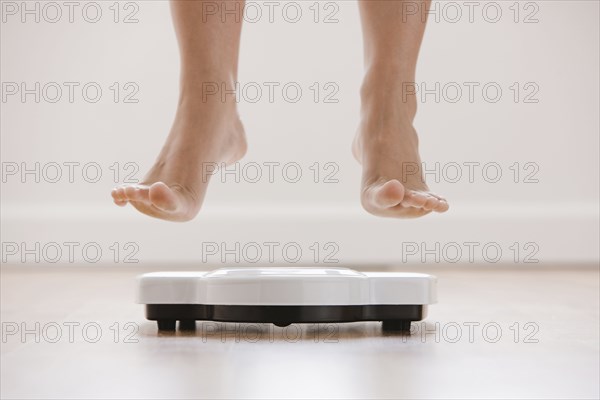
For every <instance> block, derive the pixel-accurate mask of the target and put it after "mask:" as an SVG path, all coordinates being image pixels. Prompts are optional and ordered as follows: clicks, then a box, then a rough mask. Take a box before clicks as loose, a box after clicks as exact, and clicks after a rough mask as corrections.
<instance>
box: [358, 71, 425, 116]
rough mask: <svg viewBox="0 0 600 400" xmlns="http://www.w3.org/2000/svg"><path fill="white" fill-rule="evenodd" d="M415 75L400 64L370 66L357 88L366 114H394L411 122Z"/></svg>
mask: <svg viewBox="0 0 600 400" xmlns="http://www.w3.org/2000/svg"><path fill="white" fill-rule="evenodd" d="M414 89H415V76H414V73H412V72H411V71H407V70H406V68H405V67H403V66H401V65H372V66H370V67H369V68H368V69H367V72H366V74H365V77H364V79H363V83H362V86H361V89H360V96H361V104H362V111H363V113H366V114H372V113H374V112H376V113H390V112H391V113H394V114H398V113H399V115H400V117H401V118H403V119H406V120H409V121H410V122H411V123H412V121H413V120H414V118H415V115H416V113H417V100H416V96H415V90H414Z"/></svg>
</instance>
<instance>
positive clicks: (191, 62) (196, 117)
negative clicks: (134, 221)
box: [112, 0, 448, 221]
mask: <svg viewBox="0 0 600 400" xmlns="http://www.w3.org/2000/svg"><path fill="white" fill-rule="evenodd" d="M212 3H213V4H214V2H212ZM234 3H235V4H236V5H235V7H239V8H238V9H239V10H242V7H243V6H244V1H236V2H233V1H229V2H228V6H227V7H228V10H229V9H232V8H233V7H234ZM402 3H403V1H391V0H384V1H374V0H369V1H360V2H359V7H360V13H361V20H362V27H363V36H364V54H365V70H366V73H365V78H364V81H363V85H362V89H361V99H362V110H361V122H360V124H359V127H358V129H357V132H356V135H355V138H354V142H353V146H352V151H353V154H354V156H355V157H356V159H357V160H358V161H359V162H360V163H361V164H362V166H363V176H362V188H361V203H362V205H363V207H364V208H365V210H367V211H368V212H370V213H372V214H374V215H378V216H384V217H399V218H412V217H419V216H423V215H425V214H428V213H430V212H432V211H436V212H444V211H446V210H447V209H448V203H447V202H446V201H445V200H444V199H443V198H442V197H440V196H438V195H436V194H433V193H432V192H430V191H429V188H428V187H427V184H426V183H425V181H424V179H423V177H422V173H421V168H420V167H421V159H420V157H419V152H418V137H417V133H416V131H415V129H414V128H413V120H414V117H415V114H416V100H415V99H414V96H409V97H408V98H407V99H404V100H403V96H402V89H403V82H414V81H415V69H416V63H417V57H418V53H419V48H420V46H421V41H422V38H423V32H424V30H425V24H426V21H424V20H422V17H421V15H420V13H416V14H415V15H408V14H407V13H405V15H403V14H402V9H403V4H402ZM413 4H414V3H413ZM423 4H425V5H426V6H427V7H428V6H429V3H428V2H425V3H423ZM171 13H172V16H173V22H174V26H175V31H176V34H177V40H178V43H179V49H180V57H181V72H180V75H181V78H180V97H179V104H178V109H177V113H176V115H175V120H174V122H173V126H172V128H171V131H170V133H169V136H168V137H167V140H166V142H165V144H164V146H163V148H162V150H161V152H160V154H159V155H158V157H157V160H156V162H155V163H154V165H153V166H152V168H151V169H150V171H148V173H147V174H146V176H145V177H144V179H143V180H142V182H141V183H140V184H136V185H124V186H121V187H118V188H115V189H113V191H112V197H113V201H114V202H115V204H117V205H119V206H125V205H127V204H131V205H132V206H134V207H135V208H136V209H137V210H138V211H140V212H142V213H144V214H147V215H150V216H152V217H156V218H161V219H164V220H169V221H189V220H191V219H193V218H194V217H195V216H196V215H197V213H198V212H199V211H200V207H201V205H202V202H203V200H204V196H205V194H206V190H207V187H208V184H209V181H210V174H207V167H208V166H211V165H215V164H217V165H221V163H226V164H231V163H234V162H236V161H238V160H240V159H241V158H242V157H243V156H244V154H245V153H246V147H247V145H246V135H245V132H244V128H243V125H242V123H241V121H240V118H239V115H238V112H237V105H236V102H235V98H234V96H226V97H225V98H224V99H223V98H221V96H204V97H203V85H206V83H207V82H209V83H212V82H214V83H218V84H219V85H220V84H222V83H224V84H225V85H226V88H227V89H231V88H233V87H234V83H235V82H236V81H237V70H238V53H239V44H240V33H241V22H242V19H241V18H239V19H238V21H236V19H235V18H225V19H224V20H223V19H221V18H220V17H218V16H214V15H212V16H207V14H203V4H202V1H185V0H184V1H171Z"/></svg>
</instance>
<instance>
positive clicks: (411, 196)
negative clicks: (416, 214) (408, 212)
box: [402, 190, 428, 208]
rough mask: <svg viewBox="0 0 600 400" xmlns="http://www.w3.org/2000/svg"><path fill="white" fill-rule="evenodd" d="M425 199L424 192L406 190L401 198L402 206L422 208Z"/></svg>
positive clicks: (426, 198) (425, 201)
mask: <svg viewBox="0 0 600 400" xmlns="http://www.w3.org/2000/svg"><path fill="white" fill-rule="evenodd" d="M427 200H428V196H426V195H425V194H424V193H421V192H418V191H415V190H408V191H407V192H406V195H405V196H404V199H403V200H402V206H403V207H416V208H423V206H424V205H425V203H427Z"/></svg>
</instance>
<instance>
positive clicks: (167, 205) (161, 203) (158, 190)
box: [149, 182, 178, 212]
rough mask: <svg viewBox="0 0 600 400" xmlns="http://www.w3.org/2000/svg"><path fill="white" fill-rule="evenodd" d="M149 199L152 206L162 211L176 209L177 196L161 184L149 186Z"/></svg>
mask: <svg viewBox="0 0 600 400" xmlns="http://www.w3.org/2000/svg"><path fill="white" fill-rule="evenodd" d="M149 198H150V202H151V203H152V205H154V206H155V207H157V208H159V209H161V210H163V211H169V212H172V211H175V210H176V209H177V204H178V198H177V194H176V193H175V192H174V191H173V190H172V189H171V188H169V187H168V186H167V185H165V184H164V183H163V182H156V183H154V184H152V186H150V190H149Z"/></svg>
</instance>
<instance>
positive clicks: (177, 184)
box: [112, 0, 246, 221]
mask: <svg viewBox="0 0 600 400" xmlns="http://www.w3.org/2000/svg"><path fill="white" fill-rule="evenodd" d="M210 3H211V6H214V4H215V3H214V2H210ZM243 3H244V2H243V1H232V2H227V4H225V3H221V5H220V6H221V7H225V6H227V7H228V10H231V9H233V8H234V7H235V8H236V9H237V11H238V12H239V14H238V15H240V14H241V12H242V8H243V6H244V4H243ZM205 5H207V3H204V2H203V1H185V0H183V1H172V2H171V12H172V15H173V22H174V25H175V31H176V34H177V40H178V43H179V50H180V55H181V72H180V73H181V78H180V97H179V104H178V108H177V113H176V116H175V120H174V122H173V126H172V128H171V131H170V133H169V136H168V137H167V140H166V143H165V144H164V146H163V148H162V150H161V152H160V154H159V155H158V158H157V160H156V162H155V164H154V165H153V167H152V168H151V169H150V171H149V172H148V173H147V174H146V176H145V177H144V179H143V181H142V182H141V184H139V185H126V186H122V187H119V188H116V189H114V190H113V192H112V196H113V199H114V201H115V203H116V204H117V205H126V204H127V203H130V204H132V205H133V206H134V207H135V208H137V209H138V210H139V211H141V212H142V213H144V214H148V215H150V216H153V217H157V218H162V219H167V220H173V221H187V220H190V219H192V218H193V217H194V216H195V215H196V214H197V213H198V211H199V210H200V206H201V205H202V201H203V199H204V195H205V193H206V189H207V185H208V178H209V176H208V175H207V174H206V171H207V169H208V168H207V167H208V166H214V165H215V164H217V165H220V164H221V163H232V162H235V161H237V160H239V159H240V158H241V157H242V156H243V155H244V153H245V150H246V142H245V135H244V129H243V127H242V124H241V122H240V119H239V117H238V114H237V109H236V101H235V100H236V99H235V97H234V96H232V95H227V96H226V97H224V98H223V97H222V96H221V90H222V89H223V88H226V89H227V90H230V89H232V88H233V87H234V84H235V81H236V80H237V64H238V52H239V42H240V33H241V18H236V16H235V15H232V14H227V15H225V14H220V13H216V14H215V13H211V14H210V15H207V14H206V8H205ZM221 15H223V16H224V17H226V18H224V19H221ZM209 86H210V87H212V88H218V90H219V93H218V94H216V95H207V93H206V89H207V87H209Z"/></svg>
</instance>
